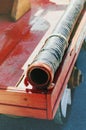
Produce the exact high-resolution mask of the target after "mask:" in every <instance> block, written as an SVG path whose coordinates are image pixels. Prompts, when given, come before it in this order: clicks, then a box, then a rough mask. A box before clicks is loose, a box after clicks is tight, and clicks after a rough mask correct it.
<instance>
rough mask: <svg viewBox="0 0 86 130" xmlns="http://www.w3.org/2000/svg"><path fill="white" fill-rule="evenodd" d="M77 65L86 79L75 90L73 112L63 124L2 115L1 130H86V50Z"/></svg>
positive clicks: (82, 52) (0, 117) (81, 53)
mask: <svg viewBox="0 0 86 130" xmlns="http://www.w3.org/2000/svg"><path fill="white" fill-rule="evenodd" d="M77 65H78V67H79V68H80V69H81V71H82V74H83V76H84V81H83V82H82V83H81V85H80V86H79V87H78V88H77V89H75V91H74V96H73V102H72V106H71V112H69V116H68V119H67V121H66V122H65V123H64V124H63V125H62V126H61V125H57V124H55V123H54V122H53V121H46V120H36V119H30V118H11V117H7V116H4V115H0V130H86V50H83V49H82V50H81V52H80V54H79V57H78V60H77Z"/></svg>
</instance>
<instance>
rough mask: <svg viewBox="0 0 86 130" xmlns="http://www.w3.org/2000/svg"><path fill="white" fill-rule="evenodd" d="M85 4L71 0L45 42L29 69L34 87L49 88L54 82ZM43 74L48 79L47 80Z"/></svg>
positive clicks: (82, 1) (82, 0)
mask: <svg viewBox="0 0 86 130" xmlns="http://www.w3.org/2000/svg"><path fill="white" fill-rule="evenodd" d="M84 4H85V1H84V0H71V2H70V4H69V6H68V8H67V10H66V11H65V13H64V15H63V17H62V19H61V20H60V21H59V23H58V24H57V25H56V27H55V29H54V31H53V32H52V34H51V36H49V37H48V39H47V40H46V41H45V45H44V46H43V48H42V49H41V50H40V52H39V54H38V55H37V56H36V58H35V59H34V61H33V63H32V64H31V65H30V67H29V68H28V71H27V77H28V80H29V82H30V83H31V84H32V85H34V86H37V87H38V86H39V87H44V86H46V87H47V86H48V85H49V84H50V83H51V82H52V80H53V77H54V74H55V72H56V70H57V69H58V67H59V65H60V63H61V61H62V58H63V55H64V53H65V50H66V49H67V47H68V41H69V38H70V35H71V33H72V31H73V29H74V26H75V23H76V21H77V19H78V17H79V15H80V13H81V11H82V9H83V7H84ZM46 66H47V67H46ZM38 71H39V72H38ZM49 71H50V72H49ZM43 74H44V77H46V78H45V79H44V77H43ZM40 76H41V78H42V79H43V80H42V79H41V78H40Z"/></svg>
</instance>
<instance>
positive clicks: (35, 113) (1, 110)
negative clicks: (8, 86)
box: [0, 104, 46, 119]
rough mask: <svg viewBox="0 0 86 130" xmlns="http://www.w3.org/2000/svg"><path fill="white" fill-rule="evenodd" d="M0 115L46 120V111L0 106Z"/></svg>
mask: <svg viewBox="0 0 86 130" xmlns="http://www.w3.org/2000/svg"><path fill="white" fill-rule="evenodd" d="M0 114H8V115H9V114H10V115H14V116H24V117H34V118H40V119H46V110H41V109H31V108H27V107H26V108H25V107H17V106H10V105H4V104H0Z"/></svg>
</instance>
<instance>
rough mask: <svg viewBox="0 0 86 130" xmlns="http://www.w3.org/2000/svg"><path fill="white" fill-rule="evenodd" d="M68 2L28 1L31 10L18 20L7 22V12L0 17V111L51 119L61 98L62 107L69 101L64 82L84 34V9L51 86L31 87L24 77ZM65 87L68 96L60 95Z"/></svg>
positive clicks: (8, 18)
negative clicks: (47, 87)
mask: <svg viewBox="0 0 86 130" xmlns="http://www.w3.org/2000/svg"><path fill="white" fill-rule="evenodd" d="M68 5H69V1H68V0H63V1H60V0H53V1H48V0H47V2H46V1H42V0H40V1H37V2H35V1H32V2H31V9H30V10H29V11H28V12H27V13H26V14H25V15H24V16H22V17H21V18H20V19H19V20H18V21H15V22H14V21H11V20H10V17H9V16H8V15H1V16H0V113H1V114H10V115H15V116H24V117H33V118H39V119H48V120H52V119H54V117H55V115H56V112H57V110H58V108H59V105H60V103H61V101H64V100H65V101H64V102H65V104H66V106H67V104H71V99H70V97H71V93H70V91H71V88H67V84H68V82H69V79H70V76H71V73H72V70H73V68H74V65H75V63H76V60H77V57H78V54H79V52H80V49H81V46H82V43H83V40H84V38H85V36H86V28H85V24H86V11H85V9H83V11H82V12H81V15H80V18H79V21H78V22H77V24H78V26H77V27H76V28H75V29H74V31H73V33H72V35H71V37H70V39H69V41H68V42H69V44H70V45H69V47H68V49H67V51H66V52H65V55H64V57H63V60H62V62H61V64H60V67H59V69H58V70H57V72H56V73H55V76H54V80H53V82H52V83H51V86H50V87H52V89H49V90H45V91H44V90H37V89H33V86H32V85H31V84H28V85H26V83H27V82H26V79H25V78H26V70H27V68H28V66H29V65H30V64H31V63H32V61H33V60H34V58H35V57H36V55H37V54H38V53H39V51H40V49H41V48H42V47H43V46H44V43H45V41H46V39H47V38H48V37H49V36H50V35H51V33H52V31H53V30H54V28H55V27H56V24H57V23H59V22H60V19H61V18H62V17H63V15H64V12H65V10H66V9H67V7H68ZM65 90H66V92H68V93H67V94H69V95H67V94H64V92H65ZM66 92H65V93H66ZM63 95H64V96H63ZM62 96H63V98H62ZM65 96H66V98H67V99H65ZM63 106H64V108H63V109H66V106H65V105H63ZM64 111H65V110H63V113H65V112H64ZM64 115H65V114H64Z"/></svg>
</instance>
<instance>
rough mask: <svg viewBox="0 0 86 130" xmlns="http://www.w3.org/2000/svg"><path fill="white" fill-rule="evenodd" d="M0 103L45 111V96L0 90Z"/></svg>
mask: <svg viewBox="0 0 86 130" xmlns="http://www.w3.org/2000/svg"><path fill="white" fill-rule="evenodd" d="M15 89H16V88H15ZM0 103H2V104H10V105H14V106H15V105H16V106H21V107H22V106H24V107H31V108H34V109H37V108H39V109H46V95H45V94H39V93H37V94H36V93H24V92H19V91H18V92H13V91H5V90H0Z"/></svg>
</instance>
